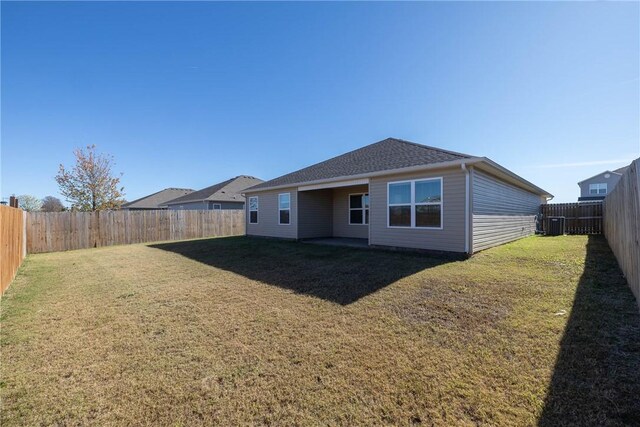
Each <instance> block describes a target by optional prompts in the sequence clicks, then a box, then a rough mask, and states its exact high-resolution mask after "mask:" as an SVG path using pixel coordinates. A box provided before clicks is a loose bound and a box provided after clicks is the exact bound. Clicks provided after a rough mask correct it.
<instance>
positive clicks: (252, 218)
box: [249, 196, 258, 224]
mask: <svg viewBox="0 0 640 427" xmlns="http://www.w3.org/2000/svg"><path fill="white" fill-rule="evenodd" d="M257 223H258V196H252V197H249V224H257Z"/></svg>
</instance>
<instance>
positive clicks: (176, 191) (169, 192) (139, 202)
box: [122, 188, 193, 211]
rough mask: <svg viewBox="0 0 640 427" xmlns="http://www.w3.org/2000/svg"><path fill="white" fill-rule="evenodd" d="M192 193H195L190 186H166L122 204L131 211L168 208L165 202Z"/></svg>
mask: <svg viewBox="0 0 640 427" xmlns="http://www.w3.org/2000/svg"><path fill="white" fill-rule="evenodd" d="M190 193H193V190H192V189H190V188H165V189H164V190H160V191H158V192H156V193H153V194H149V195H148V196H144V197H141V198H139V199H136V200H134V201H132V202H128V203H125V204H123V205H122V209H123V210H129V211H142V210H154V209H167V207H166V205H165V203H167V202H168V201H170V200H173V199H175V198H177V197H182V196H186V195H187V194H190Z"/></svg>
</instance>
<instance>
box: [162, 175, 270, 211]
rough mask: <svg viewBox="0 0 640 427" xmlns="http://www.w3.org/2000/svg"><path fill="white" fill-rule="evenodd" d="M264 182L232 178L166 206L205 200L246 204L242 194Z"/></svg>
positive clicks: (243, 177) (248, 178) (244, 177)
mask: <svg viewBox="0 0 640 427" xmlns="http://www.w3.org/2000/svg"><path fill="white" fill-rule="evenodd" d="M262 182H264V181H262V180H261V179H260V178H256V177H253V176H249V175H239V176H236V177H235V178H231V179H228V180H226V181H223V182H219V183H217V184H214V185H211V186H209V187H206V188H203V189H201V190H198V191H194V192H192V193H189V194H187V195H184V196H181V197H178V198H175V199H173V200H169V201H167V202H166V203H165V205H175V204H179V203H190V202H202V201H205V200H206V201H214V202H244V197H243V196H242V192H243V191H244V190H245V189H247V188H249V187H252V186H254V185H257V184H260V183H262Z"/></svg>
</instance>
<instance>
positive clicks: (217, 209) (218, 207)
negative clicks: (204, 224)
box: [211, 203, 222, 211]
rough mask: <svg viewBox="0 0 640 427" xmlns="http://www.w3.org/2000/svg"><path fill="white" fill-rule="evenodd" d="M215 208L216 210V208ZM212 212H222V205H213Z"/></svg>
mask: <svg viewBox="0 0 640 427" xmlns="http://www.w3.org/2000/svg"><path fill="white" fill-rule="evenodd" d="M216 206H217V208H216ZM211 208H212V209H213V210H214V211H219V210H222V205H221V204H220V203H213V205H212V207H211Z"/></svg>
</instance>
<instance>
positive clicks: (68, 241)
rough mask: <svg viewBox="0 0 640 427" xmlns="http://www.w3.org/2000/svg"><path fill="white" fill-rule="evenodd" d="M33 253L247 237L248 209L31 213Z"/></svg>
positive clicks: (30, 248) (29, 232)
mask: <svg viewBox="0 0 640 427" xmlns="http://www.w3.org/2000/svg"><path fill="white" fill-rule="evenodd" d="M26 231H27V233H26V234H27V252H28V253H40V252H56V251H67V250H72V249H86V248H96V247H100V246H111V245H125V244H131V243H146V242H158V241H163V240H181V239H195V238H200V237H221V236H236V235H243V234H244V232H245V223H244V211H243V210H208V211H197V210H179V211H178V210H176V211H171V210H153V211H151V210H150V211H102V212H30V213H28V214H27V221H26Z"/></svg>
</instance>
